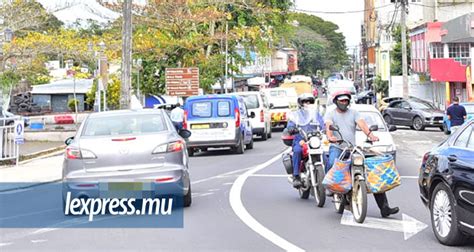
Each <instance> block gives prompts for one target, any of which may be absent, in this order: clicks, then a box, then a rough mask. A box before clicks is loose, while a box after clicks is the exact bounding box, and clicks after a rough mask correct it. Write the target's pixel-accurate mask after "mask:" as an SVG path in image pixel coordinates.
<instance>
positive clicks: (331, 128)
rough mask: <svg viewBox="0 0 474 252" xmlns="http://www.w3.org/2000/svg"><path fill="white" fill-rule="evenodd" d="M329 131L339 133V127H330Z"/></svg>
mask: <svg viewBox="0 0 474 252" xmlns="http://www.w3.org/2000/svg"><path fill="white" fill-rule="evenodd" d="M329 129H330V130H332V131H339V127H338V126H337V125H329Z"/></svg>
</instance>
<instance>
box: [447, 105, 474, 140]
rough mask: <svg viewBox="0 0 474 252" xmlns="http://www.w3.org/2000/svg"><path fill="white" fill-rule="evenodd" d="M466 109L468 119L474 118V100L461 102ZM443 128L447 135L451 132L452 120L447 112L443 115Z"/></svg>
mask: <svg viewBox="0 0 474 252" xmlns="http://www.w3.org/2000/svg"><path fill="white" fill-rule="evenodd" d="M460 105H463V106H464V108H465V109H466V114H467V120H470V119H472V118H474V102H465V103H460ZM443 129H444V133H445V134H446V135H449V134H451V121H450V120H449V119H448V115H447V114H446V113H445V114H444V117H443Z"/></svg>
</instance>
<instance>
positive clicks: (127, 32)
mask: <svg viewBox="0 0 474 252" xmlns="http://www.w3.org/2000/svg"><path fill="white" fill-rule="evenodd" d="M122 6H123V24H122V78H121V79H122V86H121V89H120V109H129V108H130V87H131V82H132V75H131V72H132V64H131V63H132V0H124V1H123V5H122Z"/></svg>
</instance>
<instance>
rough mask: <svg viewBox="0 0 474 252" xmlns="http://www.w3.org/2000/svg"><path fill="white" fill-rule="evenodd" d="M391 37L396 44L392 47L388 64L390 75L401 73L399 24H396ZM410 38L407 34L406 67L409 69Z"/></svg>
mask: <svg viewBox="0 0 474 252" xmlns="http://www.w3.org/2000/svg"><path fill="white" fill-rule="evenodd" d="M392 36H393V38H394V39H395V41H396V44H395V46H394V48H393V51H392V55H393V57H392V62H391V65H390V74H392V75H402V74H403V70H402V28H401V26H400V25H399V26H397V27H396V28H395V30H394V31H393V33H392ZM410 47H411V43H410V38H409V37H408V34H407V62H408V69H410V66H411V56H410V50H409V49H410Z"/></svg>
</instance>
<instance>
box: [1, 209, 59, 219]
mask: <svg viewBox="0 0 474 252" xmlns="http://www.w3.org/2000/svg"><path fill="white" fill-rule="evenodd" d="M59 209H61V208H51V209H47V210H43V211H38V212H34V213H27V214H19V215H14V216H8V217H3V218H0V221H4V220H9V219H15V218H20V217H25V216H31V215H37V214H42V213H47V212H53V211H57V210H59Z"/></svg>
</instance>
